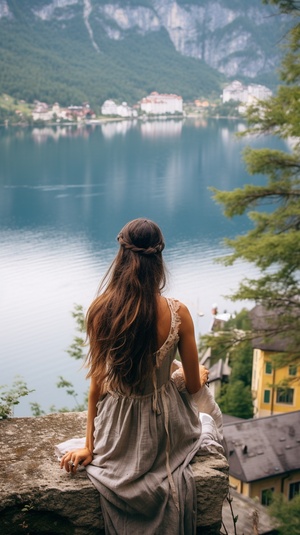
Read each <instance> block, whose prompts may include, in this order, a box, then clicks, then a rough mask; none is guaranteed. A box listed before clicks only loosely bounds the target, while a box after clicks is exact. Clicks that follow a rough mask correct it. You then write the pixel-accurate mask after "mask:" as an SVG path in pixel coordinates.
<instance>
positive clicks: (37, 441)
mask: <svg viewBox="0 0 300 535" xmlns="http://www.w3.org/2000/svg"><path fill="white" fill-rule="evenodd" d="M85 426H86V413H85V412H84V413H63V414H61V413H59V414H51V415H48V416H41V417H38V418H13V419H9V420H3V421H0V448H1V466H2V477H1V480H0V495H1V501H0V533H3V534H5V535H17V534H20V533H24V535H27V533H30V535H41V534H43V533H45V534H48V535H96V534H97V535H100V534H101V533H104V530H103V518H102V514H101V509H100V502H99V494H98V491H97V490H96V489H95V488H94V487H93V485H92V484H91V482H90V480H89V479H88V477H87V475H86V473H85V471H82V472H78V473H77V474H76V476H72V475H70V474H67V473H66V472H65V471H64V470H60V468H59V464H58V462H57V458H56V456H55V454H54V446H55V444H58V443H59V442H64V441H65V440H67V439H68V438H71V437H82V436H84V434H85ZM192 468H193V471H194V474H195V480H196V486H197V503H198V518H197V526H198V530H197V532H198V533H199V534H201V535H217V534H218V533H219V532H220V526H221V517H222V505H223V501H224V498H225V497H226V495H227V491H228V463H227V460H226V459H225V458H224V457H222V456H201V457H200V456H199V457H195V462H193V463H192Z"/></svg>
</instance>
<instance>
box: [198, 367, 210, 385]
mask: <svg viewBox="0 0 300 535" xmlns="http://www.w3.org/2000/svg"><path fill="white" fill-rule="evenodd" d="M199 373H200V383H201V388H202V386H204V385H206V384H207V383H208V374H209V371H208V369H207V368H205V366H202V364H199Z"/></svg>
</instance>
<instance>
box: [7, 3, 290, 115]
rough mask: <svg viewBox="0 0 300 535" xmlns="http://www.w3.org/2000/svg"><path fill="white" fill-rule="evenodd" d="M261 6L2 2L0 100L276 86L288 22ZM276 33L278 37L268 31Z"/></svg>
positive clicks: (190, 95) (133, 97)
mask: <svg viewBox="0 0 300 535" xmlns="http://www.w3.org/2000/svg"><path fill="white" fill-rule="evenodd" d="M270 14H271V11H270V8H269V7H267V6H263V7H262V5H261V3H260V0H253V1H252V2H251V3H250V5H249V2H248V1H246V0H240V1H239V2H236V1H234V0H213V1H212V2H208V1H207V0H202V1H198V2H197V1H196V0H194V1H191V0H189V1H182V0H180V1H177V2H173V1H170V0H166V1H163V0H126V2H124V3H123V2H116V1H115V0H110V1H107V2H104V1H103V0H55V1H54V0H22V2H18V1H15V0H0V52H1V53H0V94H1V93H7V94H9V95H11V96H13V97H15V98H18V99H24V100H26V101H28V102H33V101H34V100H35V99H38V100H42V101H46V102H48V103H53V102H55V101H58V102H59V103H60V104H61V105H66V104H70V103H72V104H80V103H82V102H83V101H86V100H87V101H89V102H90V104H91V105H92V106H93V107H97V106H99V105H101V104H102V103H103V101H104V100H105V99H106V98H114V99H119V100H126V101H127V102H129V103H133V102H136V101H137V100H139V99H140V98H141V97H143V96H145V95H146V94H147V93H149V92H151V91H153V90H156V91H159V92H175V93H177V94H181V95H182V96H183V98H184V99H185V100H190V99H194V98H199V97H202V96H204V97H207V96H218V95H219V94H220V91H221V87H222V84H223V83H225V81H226V80H228V79H229V78H230V77H231V78H232V77H234V76H235V77H239V79H245V80H251V81H257V82H262V83H266V84H267V85H269V86H272V85H274V83H276V75H275V69H274V66H276V65H277V63H278V61H279V51H277V50H276V49H275V46H274V45H275V44H276V43H277V44H278V42H279V41H280V35H281V34H282V33H283V32H284V29H285V27H286V21H285V19H283V18H282V19H280V18H278V17H277V18H276V17H271V16H270ZM275 29H276V31H275Z"/></svg>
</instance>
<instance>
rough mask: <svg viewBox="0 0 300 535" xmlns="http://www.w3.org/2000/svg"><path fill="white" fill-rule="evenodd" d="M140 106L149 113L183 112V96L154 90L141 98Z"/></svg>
mask: <svg viewBox="0 0 300 535" xmlns="http://www.w3.org/2000/svg"><path fill="white" fill-rule="evenodd" d="M140 106H141V111H143V112H145V113H147V114H148V113H152V114H153V115H162V114H166V113H182V97H180V96H178V95H166V94H159V93H157V92H156V91H154V92H153V93H151V94H150V95H148V96H147V97H145V98H143V99H142V100H141V102H140Z"/></svg>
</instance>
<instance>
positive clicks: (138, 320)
mask: <svg viewBox="0 0 300 535" xmlns="http://www.w3.org/2000/svg"><path fill="white" fill-rule="evenodd" d="M117 239H118V241H119V244H120V249H119V252H118V254H117V256H116V258H115V260H114V261H113V263H112V265H111V266H110V268H109V270H108V272H107V274H106V275H105V277H104V279H103V281H102V283H101V285H100V290H99V295H98V297H97V298H96V299H95V300H94V301H93V302H92V304H91V306H90V308H89V310H88V312H87V335H88V338H89V343H90V349H89V353H88V356H87V366H88V367H89V372H88V377H91V376H93V377H95V378H96V379H97V381H98V383H99V384H100V386H101V384H103V381H104V380H105V379H107V381H108V382H109V384H110V385H111V386H112V387H114V386H115V387H118V388H122V384H123V385H126V386H127V387H130V388H131V389H133V390H137V391H139V390H140V389H142V387H143V383H144V380H145V379H146V377H148V376H149V375H150V373H151V372H152V369H153V366H154V353H155V351H156V350H157V349H158V348H157V295H158V293H159V292H160V291H161V290H162V289H163V287H164V286H165V283H166V273H165V268H164V263H163V259H162V254H161V253H162V250H163V249H164V246H165V244H164V239H163V235H162V233H161V230H160V228H159V227H158V226H157V225H156V223H154V222H153V221H150V220H149V219H134V220H133V221H130V222H129V223H127V224H126V225H125V227H124V228H123V229H122V230H121V232H120V233H119V235H118V237H117Z"/></svg>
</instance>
